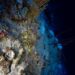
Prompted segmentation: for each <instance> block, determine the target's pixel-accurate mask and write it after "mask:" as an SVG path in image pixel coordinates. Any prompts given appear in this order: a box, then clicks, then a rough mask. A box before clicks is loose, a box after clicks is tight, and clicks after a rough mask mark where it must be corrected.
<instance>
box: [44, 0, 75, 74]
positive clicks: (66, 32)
mask: <svg viewBox="0 0 75 75" xmlns="http://www.w3.org/2000/svg"><path fill="white" fill-rule="evenodd" d="M73 8H74V6H73V3H72V1H69V0H68V1H64V0H56V1H55V0H52V1H50V2H49V4H48V6H47V9H46V10H45V14H46V17H47V21H48V24H49V28H51V29H52V30H53V31H54V32H55V35H56V37H57V38H58V39H59V41H60V42H61V43H62V45H63V57H62V60H63V62H64V64H65V68H66V69H67V72H68V75H75V62H74V60H75V58H74V57H75V26H74V22H75V21H74V19H73V18H74V17H73V16H74V12H73V11H72V9H73ZM73 10H74V9H73Z"/></svg>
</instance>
